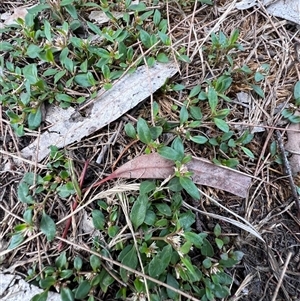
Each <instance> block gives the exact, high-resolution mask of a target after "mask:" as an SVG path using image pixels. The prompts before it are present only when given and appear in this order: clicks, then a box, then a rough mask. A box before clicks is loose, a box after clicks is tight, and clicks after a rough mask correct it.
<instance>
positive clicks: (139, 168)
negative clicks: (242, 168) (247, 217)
mask: <svg viewBox="0 0 300 301" xmlns="http://www.w3.org/2000/svg"><path fill="white" fill-rule="evenodd" d="M186 166H187V168H188V170H189V171H191V172H193V176H192V180H193V181H194V183H196V184H200V185H206V186H209V187H214V188H217V189H220V190H224V191H227V192H230V193H232V194H235V195H237V196H240V197H246V196H247V192H248V189H249V187H250V184H251V177H250V176H248V175H246V174H244V173H242V172H239V171H236V170H233V169H230V168H226V167H223V166H218V165H215V164H213V163H211V162H210V161H208V160H206V159H203V158H196V157H193V158H192V160H191V161H190V162H188V163H187V164H186ZM173 174H174V163H173V161H171V160H168V159H165V158H162V157H161V156H160V155H159V154H157V153H152V154H149V155H142V156H139V157H137V158H135V159H133V160H131V161H129V162H127V163H125V164H124V165H122V166H121V167H119V168H118V169H117V170H115V171H114V172H113V173H112V174H111V175H110V176H109V177H110V179H113V178H131V179H132V178H135V179H138V178H141V179H166V178H167V177H169V176H171V175H173Z"/></svg>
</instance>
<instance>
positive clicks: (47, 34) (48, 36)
mask: <svg viewBox="0 0 300 301" xmlns="http://www.w3.org/2000/svg"><path fill="white" fill-rule="evenodd" d="M44 34H45V37H46V39H47V40H48V41H49V42H51V41H52V36H51V25H50V23H49V21H48V20H47V19H44Z"/></svg>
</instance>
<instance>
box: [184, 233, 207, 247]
mask: <svg viewBox="0 0 300 301" xmlns="http://www.w3.org/2000/svg"><path fill="white" fill-rule="evenodd" d="M205 237H207V234H206V233H194V232H184V238H185V239H186V240H187V241H190V242H191V243H192V244H193V245H194V246H195V247H196V248H198V249H201V247H202V244H203V239H204V238H205Z"/></svg>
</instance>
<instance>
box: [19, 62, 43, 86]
mask: <svg viewBox="0 0 300 301" xmlns="http://www.w3.org/2000/svg"><path fill="white" fill-rule="evenodd" d="M23 74H24V77H25V78H26V80H28V82H29V83H30V84H32V85H34V84H35V83H36V82H37V81H38V80H39V79H38V72H37V66H36V64H29V65H26V66H25V67H24V68H23Z"/></svg>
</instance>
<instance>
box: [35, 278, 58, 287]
mask: <svg viewBox="0 0 300 301" xmlns="http://www.w3.org/2000/svg"><path fill="white" fill-rule="evenodd" d="M55 282H56V278H55V277H54V276H48V277H46V278H44V279H41V280H40V282H39V285H40V287H41V288H42V289H49V288H50V287H51V286H52V285H54V284H55Z"/></svg>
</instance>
